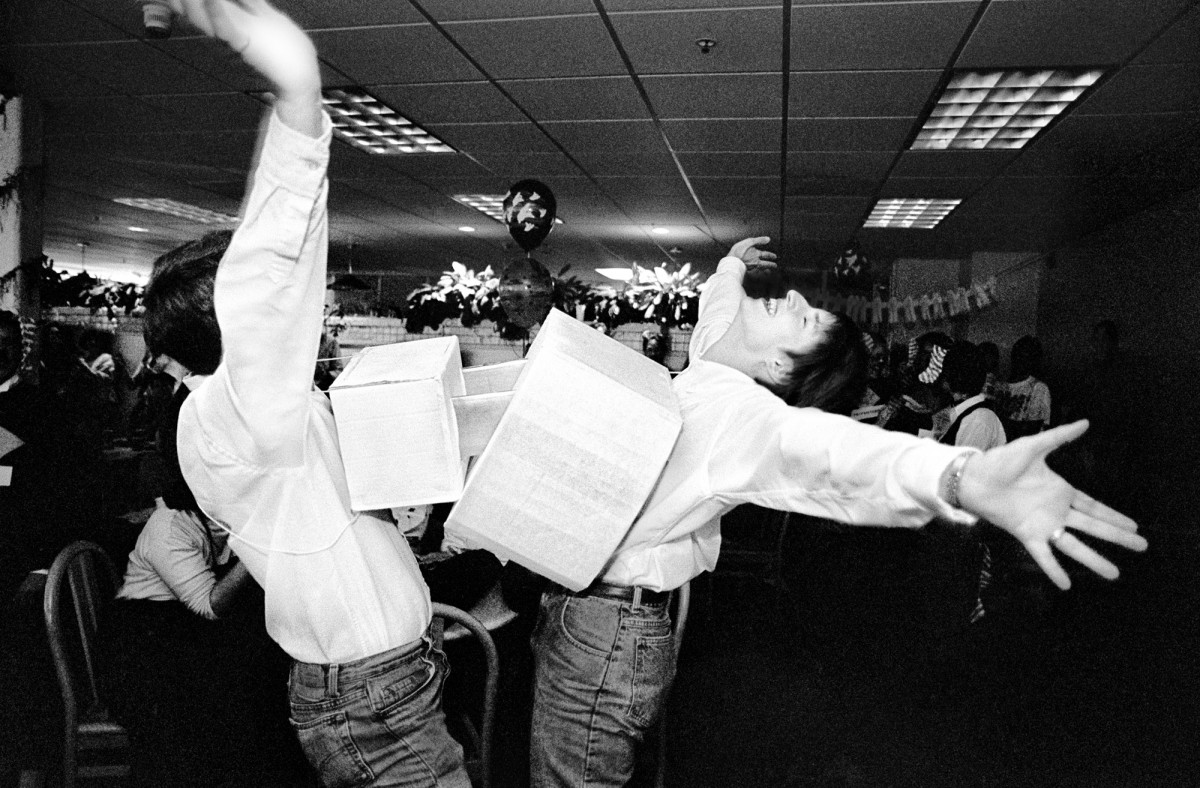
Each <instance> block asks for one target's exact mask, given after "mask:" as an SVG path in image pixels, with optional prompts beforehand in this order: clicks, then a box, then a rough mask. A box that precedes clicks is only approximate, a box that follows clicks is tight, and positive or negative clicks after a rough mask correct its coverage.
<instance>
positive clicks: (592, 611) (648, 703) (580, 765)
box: [530, 589, 675, 788]
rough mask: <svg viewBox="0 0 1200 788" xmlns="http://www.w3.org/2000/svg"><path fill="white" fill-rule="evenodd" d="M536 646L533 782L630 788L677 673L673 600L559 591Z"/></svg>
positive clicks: (545, 610)
mask: <svg viewBox="0 0 1200 788" xmlns="http://www.w3.org/2000/svg"><path fill="white" fill-rule="evenodd" d="M533 645H534V701H533V729H532V741H531V745H530V777H531V784H532V786H533V788H550V787H551V786H562V788H567V787H568V786H569V787H570V788H584V786H588V787H590V786H622V785H625V784H626V783H627V782H628V781H629V779H630V778H631V777H632V775H633V766H634V753H635V750H636V747H637V745H638V744H639V743H641V741H642V740H643V739H644V738H645V735H646V731H648V730H649V729H650V728H651V727H652V726H653V725H654V724H655V723H656V722H657V721H658V719H659V717H660V716H661V715H662V709H663V705H664V703H665V701H666V698H667V692H668V691H669V689H670V686H671V681H672V680H673V679H674V677H675V644H674V641H673V639H672V635H671V618H670V613H669V611H668V610H667V603H666V602H662V603H658V604H650V605H641V606H638V607H634V606H633V605H632V604H630V603H628V602H622V601H619V600H615V599H608V598H604V597H594V596H576V595H572V594H570V593H569V592H567V591H564V590H559V589H552V590H550V591H547V592H546V593H545V594H544V595H543V596H542V607H541V611H540V613H539V615H538V621H537V626H536V628H535V629H534V633H533Z"/></svg>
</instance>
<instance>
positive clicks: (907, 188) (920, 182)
mask: <svg viewBox="0 0 1200 788" xmlns="http://www.w3.org/2000/svg"><path fill="white" fill-rule="evenodd" d="M987 182H988V179H987V178H984V177H975V178H936V177H935V178H898V177H896V176H895V175H892V176H891V177H889V178H888V179H887V180H886V181H885V182H884V183H883V184H881V185H880V187H879V197H880V198H883V197H945V198H954V197H958V198H966V197H970V196H971V195H972V194H974V193H975V192H977V191H979V189H980V188H982V187H983V185H984V184H985V183H987Z"/></svg>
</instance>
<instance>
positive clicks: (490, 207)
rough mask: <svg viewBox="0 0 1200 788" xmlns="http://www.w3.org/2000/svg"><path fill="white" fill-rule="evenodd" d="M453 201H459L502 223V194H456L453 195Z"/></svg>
mask: <svg viewBox="0 0 1200 788" xmlns="http://www.w3.org/2000/svg"><path fill="white" fill-rule="evenodd" d="M454 201H455V202H460V203H462V204H463V205H465V206H467V207H468V208H474V209H475V210H477V211H479V212H480V213H482V214H484V215H486V216H490V217H492V218H493V219H495V220H496V221H498V222H500V223H501V224H503V223H504V195H503V194H456V195H454Z"/></svg>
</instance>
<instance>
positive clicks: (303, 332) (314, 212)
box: [201, 112, 332, 467]
mask: <svg viewBox="0 0 1200 788" xmlns="http://www.w3.org/2000/svg"><path fill="white" fill-rule="evenodd" d="M331 129H332V126H331V124H330V121H329V118H328V116H324V118H323V131H322V134H321V136H320V137H318V138H315V139H314V138H312V137H308V136H307V135H305V134H302V133H300V132H298V131H295V130H294V129H291V128H289V127H288V126H287V125H285V124H284V123H283V122H282V121H281V120H280V119H279V117H278V115H277V114H276V113H274V112H272V113H271V115H270V119H269V121H268V124H267V131H266V134H265V136H264V139H263V144H262V147H261V150H260V153H259V161H258V165H257V167H256V169H255V173H254V179H253V182H252V186H251V189H250V193H249V195H248V197H247V200H246V204H245V211H244V218H243V221H242V225H241V227H239V228H238V230H237V231H236V232H235V233H234V236H233V239H232V241H231V243H230V245H229V249H228V251H227V252H226V253H225V256H224V258H222V260H221V265H220V267H219V269H218V271H217V277H216V284H215V287H214V294H213V299H214V302H215V306H216V313H217V321H218V323H219V324H220V327H221V344H222V350H223V358H222V362H221V365H220V366H219V367H218V369H217V371H216V373H215V374H214V375H213V377H212V379H211V380H210V382H209V383H210V385H208V386H205V387H204V388H203V389H202V390H201V391H203V392H204V399H205V402H204V405H205V407H204V408H203V416H204V419H205V420H206V421H207V425H206V432H207V433H208V434H209V435H220V436H223V438H222V440H223V441H224V442H225V443H226V444H227V445H226V446H225V447H224V448H225V449H226V450H227V451H230V452H232V453H233V454H234V455H235V456H236V457H238V458H240V459H242V460H244V461H248V462H251V463H256V464H261V465H267V466H274V467H279V466H297V465H301V464H302V463H303V457H302V446H303V435H304V427H305V424H306V419H307V417H308V407H309V394H310V392H311V391H312V387H313V370H314V368H315V365H316V359H317V349H318V345H319V344H320V337H321V324H322V320H323V316H324V302H325V268H326V256H327V247H328V217H327V212H326V198H327V194H328V182H327V180H326V169H327V166H328V162H329V141H330V137H331Z"/></svg>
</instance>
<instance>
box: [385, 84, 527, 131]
mask: <svg viewBox="0 0 1200 788" xmlns="http://www.w3.org/2000/svg"><path fill="white" fill-rule="evenodd" d="M364 87H366V88H367V89H368V90H369V91H370V92H371V93H372V94H373V95H374V96H375V97H376V98H378V99H379V100H380V101H383V102H384V103H386V104H387V105H388V106H390V107H391V108H392V109H394V110H396V111H397V112H399V113H400V114H401V115H403V116H405V117H406V118H408V119H409V120H412V121H414V122H416V123H418V124H421V125H426V124H430V123H519V122H522V121H524V120H525V116H524V115H523V114H521V111H520V110H519V109H517V107H515V106H513V103H512V102H511V101H509V100H508V98H507V97H506V96H505V95H504V94H503V93H501V92H500V91H499V90H497V89H496V86H495V85H493V84H492V83H490V82H440V83H429V84H424V85H365V86H364Z"/></svg>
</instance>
